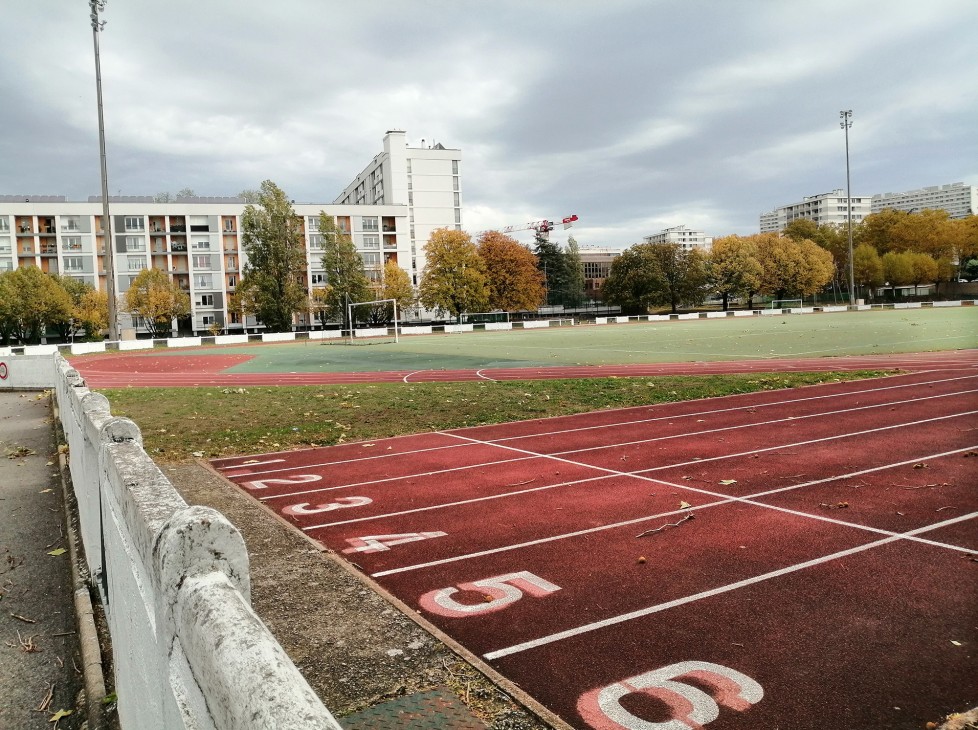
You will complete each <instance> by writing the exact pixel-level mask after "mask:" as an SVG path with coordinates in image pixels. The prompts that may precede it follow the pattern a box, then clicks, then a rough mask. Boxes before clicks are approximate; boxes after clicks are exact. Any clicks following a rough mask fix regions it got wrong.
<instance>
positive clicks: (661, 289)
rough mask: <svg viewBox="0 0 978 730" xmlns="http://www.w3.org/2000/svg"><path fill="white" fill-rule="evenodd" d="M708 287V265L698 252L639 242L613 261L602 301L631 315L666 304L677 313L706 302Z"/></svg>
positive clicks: (602, 289) (673, 245)
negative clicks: (616, 306) (706, 289)
mask: <svg viewBox="0 0 978 730" xmlns="http://www.w3.org/2000/svg"><path fill="white" fill-rule="evenodd" d="M705 286H706V268H705V262H704V258H703V254H701V253H700V252H699V251H695V250H685V249H683V248H682V247H681V246H678V245H676V244H673V243H638V244H635V245H634V246H632V247H631V248H628V249H625V250H624V251H623V252H622V255H621V256H619V257H618V258H616V259H615V260H614V261H613V262H612V264H611V271H610V272H609V274H608V278H607V279H605V282H604V285H603V286H602V287H601V298H602V299H603V300H604V301H605V302H608V303H610V304H617V305H619V306H620V307H621V308H622V310H623V311H625V312H629V313H631V312H637V313H645V312H648V311H649V309H650V308H652V307H657V306H664V305H669V307H670V308H671V310H672V311H673V312H675V311H676V310H677V309H678V307H679V306H691V305H694V304H698V303H699V302H701V301H703V295H704V293H705Z"/></svg>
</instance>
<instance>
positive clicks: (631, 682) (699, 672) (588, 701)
mask: <svg viewBox="0 0 978 730" xmlns="http://www.w3.org/2000/svg"><path fill="white" fill-rule="evenodd" d="M682 677H689V678H693V679H696V680H697V681H699V682H701V683H703V684H706V685H708V686H709V687H710V689H711V690H712V695H713V696H711V695H710V694H708V693H706V692H704V691H703V690H701V689H699V688H698V687H694V686H692V685H690V684H687V683H685V682H677V681H675V680H676V679H679V678H682ZM633 692H641V693H643V694H646V695H649V696H651V697H655V698H656V699H658V700H660V701H662V702H663V703H664V704H665V705H666V706H667V707H668V708H669V711H670V713H671V716H672V719H670V720H667V721H665V722H650V721H649V720H643V719H642V718H640V717H637V716H635V715H633V714H632V713H631V712H629V711H628V710H626V709H625V708H624V707H623V706H622V704H621V699H622V698H623V697H624V696H625V695H628V694H631V693H633ZM714 697H715V698H716V699H714ZM763 697H764V690H763V688H762V687H761V685H759V684H758V683H757V682H755V681H754V680H753V679H751V678H750V677H748V676H747V675H746V674H742V673H741V672H738V671H737V670H735V669H730V668H729V667H724V666H722V665H720V664H713V663H712V662H697V661H689V662H679V663H678V664H670V665H669V666H667V667H662V668H661V669H655V670H653V671H651V672H645V673H644V674H639V675H637V676H635V677H629V678H628V679H623V680H622V681H620V682H616V683H615V684H610V685H608V686H607V687H599V688H598V689H594V690H591V691H590V692H587V693H585V694H583V695H582V696H581V698H580V699H579V700H578V702H577V711H578V712H579V713H580V714H581V716H582V717H583V718H584V719H585V720H586V721H587V723H588V724H589V725H590V726H591V727H593V728H594V729H595V730H622V729H623V728H624V730H700V728H702V727H703V725H706V724H707V723H710V722H713V721H714V720H716V719H717V718H718V717H719V716H720V707H719V705H724V706H725V707H729V708H731V709H733V710H737V711H740V712H743V711H744V710H747V709H749V708H750V707H751V706H752V705H756V704H757V703H758V702H760V701H761V699H762V698H763ZM718 703H719V704H718Z"/></svg>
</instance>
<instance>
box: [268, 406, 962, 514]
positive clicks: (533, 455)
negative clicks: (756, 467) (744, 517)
mask: <svg viewBox="0 0 978 730" xmlns="http://www.w3.org/2000/svg"><path fill="white" fill-rule="evenodd" d="M929 397H940V396H929ZM887 405H889V404H887ZM871 407H876V406H871ZM853 410H859V409H853ZM846 412H848V410H846V411H833V413H834V414H838V413H846ZM975 413H978V411H966V412H964V413H953V414H951V415H947V416H934V417H932V418H925V419H923V420H920V421H909V422H905V423H897V424H891V425H889V426H878V427H876V428H871V429H866V430H863V431H850V432H847V433H842V434H834V435H832V436H823V437H821V438H816V439H808V440H806V441H794V442H791V443H787V444H778V445H776V446H765V447H761V448H758V449H751V450H749V451H738V452H735V453H732V454H721V455H720V456H707V457H702V458H699V459H693V460H691V461H678V462H672V463H669V464H661V465H659V466H654V467H650V468H648V469H636V470H634V471H620V470H617V469H607V468H605V467H602V466H598V465H597V464H588V463H587V462H583V461H574V460H573V459H567V458H563V457H565V456H567V455H569V454H580V453H584V452H586V451H595V450H598V449H605V448H611V447H609V446H595V447H591V448H588V449H576V450H573V451H561V452H554V453H552V454H542V453H538V452H536V451H530V450H529V449H521V448H517V447H516V446H508V445H506V444H500V443H496V442H493V441H480V440H479V439H474V438H472V437H470V436H463V435H461V434H458V433H453V432H450V431H438V432H437V433H441V434H443V435H446V436H452V437H453V438H457V439H461V440H464V441H466V442H469V443H472V444H480V445H483V446H495V447H496V448H499V449H505V450H507V451H512V452H514V453H517V454H523V456H522V457H520V458H515V459H502V460H500V461H493V462H479V463H478V464H470V465H466V466H458V467H452V468H450V469H438V470H433V471H428V472H422V473H415V474H407V475H404V476H394V477H385V478H382V479H373V480H370V481H365V482H355V483H351V484H340V485H337V486H333V487H319V488H317V489H309V490H306V491H302V492H289V493H287V494H271V495H267V496H263V497H260V498H259V499H260V500H261V501H263V502H264V501H267V500H270V499H278V498H280V497H293V496H299V495H303V494H315V493H317V492H331V491H334V490H337V489H352V488H354V487H362V486H370V485H374V484H381V483H384V482H393V481H400V480H402V479H415V478H418V477H426V476H434V475H436V474H445V473H450V472H455V471H464V470H466V469H478V468H482V467H486V466H493V465H495V464H509V463H511V462H513V461H521V460H524V459H526V460H528V459H550V460H553V461H559V462H561V463H565V464H570V465H572V466H579V467H585V468H588V469H596V470H598V471H603V472H605V473H612V474H619V475H624V476H635V477H640V478H644V477H642V474H647V473H649V472H653V471H665V470H668V469H675V468H678V467H681V466H692V465H694V464H706V463H709V462H711V461H723V460H724V459H735V458H739V457H741V456H752V455H754V454H763V453H767V452H772V451H779V450H781V449H790V448H793V447H796V446H809V445H811V444H817V443H822V442H825V441H834V440H837V439H843V438H848V437H850V436H865V435H866V434H870V433H878V432H880V431H889V430H892V429H895V428H905V427H907V426H918V425H920V424H922V423H932V422H934V421H942V420H946V419H949V418H959V417H961V416H967V415H972V414H975ZM823 415H824V414H823ZM800 418H807V416H801V417H800ZM787 420H792V419H787ZM776 422H777V421H771V422H770V423H776ZM753 425H755V426H756V425H763V423H761V424H753ZM717 430H723V429H717ZM701 433H709V432H708V431H696V432H690V433H689V434H680V435H679V436H681V437H688V436H697V435H700V434H701ZM670 438H677V436H661V437H658V438H653V439H647V440H646V441H641V442H633V443H650V442H655V441H662V440H666V439H670ZM618 445H622V444H618ZM286 471H295V470H294V469H287V470H286Z"/></svg>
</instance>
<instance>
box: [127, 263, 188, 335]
mask: <svg viewBox="0 0 978 730" xmlns="http://www.w3.org/2000/svg"><path fill="white" fill-rule="evenodd" d="M122 300H123V301H122V306H123V308H124V309H125V310H126V311H127V312H129V313H131V314H133V315H135V316H137V317H142V318H143V320H144V321H145V322H146V326H147V328H148V329H149V331H150V332H151V333H152V334H153V337H154V338H156V337H168V336H169V335H170V333H171V331H172V329H173V320H175V319H180V318H181V317H186V316H187V315H189V314H190V295H189V294H187V293H186V292H185V291H183V290H182V289H181V288H180V287H179V286H178V285H177V283H176V282H175V281H171V280H170V277H169V276H168V275H167V273H166V272H165V271H162V270H161V269H143V270H142V271H140V272H139V274H138V275H137V276H136V278H135V279H133V281H132V284H131V285H130V286H129V290H128V291H127V292H126V293H125V294H124V295H123V297H122Z"/></svg>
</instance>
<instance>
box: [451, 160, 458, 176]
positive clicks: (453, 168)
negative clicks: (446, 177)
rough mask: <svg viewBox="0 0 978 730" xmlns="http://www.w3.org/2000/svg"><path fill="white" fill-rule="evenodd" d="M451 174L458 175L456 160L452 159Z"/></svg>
mask: <svg viewBox="0 0 978 730" xmlns="http://www.w3.org/2000/svg"><path fill="white" fill-rule="evenodd" d="M452 174H453V175H458V160H452Z"/></svg>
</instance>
